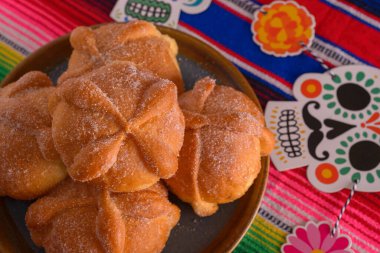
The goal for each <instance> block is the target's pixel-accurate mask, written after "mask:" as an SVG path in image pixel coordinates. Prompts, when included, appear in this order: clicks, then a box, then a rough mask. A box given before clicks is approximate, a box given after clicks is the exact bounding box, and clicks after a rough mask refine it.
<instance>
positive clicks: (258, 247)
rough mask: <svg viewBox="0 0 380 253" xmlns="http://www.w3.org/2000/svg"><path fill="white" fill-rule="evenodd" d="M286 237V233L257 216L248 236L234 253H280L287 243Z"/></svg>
mask: <svg viewBox="0 0 380 253" xmlns="http://www.w3.org/2000/svg"><path fill="white" fill-rule="evenodd" d="M286 236H287V233H286V232H284V231H283V230H281V229H280V228H278V227H277V226H276V225H274V224H272V223H271V222H269V221H267V220H266V219H265V218H263V217H262V216H260V215H257V216H256V219H255V221H254V222H253V224H252V226H251V227H250V229H249V230H248V232H247V234H246V235H245V237H244V238H243V239H242V241H241V242H240V244H239V245H238V246H237V248H236V249H235V250H234V253H248V252H265V253H272V252H273V253H274V252H276V253H277V252H280V249H281V246H282V244H284V243H285V241H286Z"/></svg>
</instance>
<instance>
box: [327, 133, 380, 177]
mask: <svg viewBox="0 0 380 253" xmlns="http://www.w3.org/2000/svg"><path fill="white" fill-rule="evenodd" d="M379 137H380V136H379V135H377V134H371V133H368V132H367V131H363V132H357V133H354V134H353V135H352V136H348V137H347V138H346V140H342V141H341V142H340V143H339V144H340V147H338V148H337V149H336V150H335V153H336V154H337V155H338V157H337V158H336V159H335V160H334V162H335V164H337V165H338V167H340V169H339V173H340V175H342V176H346V175H349V174H350V173H351V175H349V176H350V177H351V180H352V181H354V180H355V179H362V178H365V180H366V181H367V182H368V183H370V184H372V183H374V182H375V176H377V177H378V178H379V179H380V170H379V168H374V169H372V170H370V171H358V170H356V169H355V168H354V167H353V166H352V165H351V163H350V160H349V158H348V154H349V150H350V148H351V146H352V145H353V144H354V142H356V141H361V140H363V139H369V140H371V139H372V140H374V141H378V142H379V143H380V138H379ZM376 169H377V170H376ZM375 170H376V175H375V174H374V172H375Z"/></svg>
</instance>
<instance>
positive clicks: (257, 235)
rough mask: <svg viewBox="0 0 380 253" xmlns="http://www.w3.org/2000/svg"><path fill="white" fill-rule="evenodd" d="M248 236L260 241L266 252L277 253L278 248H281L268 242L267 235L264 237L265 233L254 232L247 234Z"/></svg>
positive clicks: (279, 245)
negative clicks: (273, 252)
mask: <svg viewBox="0 0 380 253" xmlns="http://www.w3.org/2000/svg"><path fill="white" fill-rule="evenodd" d="M248 235H252V236H253V237H254V238H256V239H258V240H260V241H261V243H262V245H263V246H265V248H267V249H268V250H270V251H271V252H272V251H275V252H278V251H279V248H280V247H281V244H279V243H274V242H273V241H271V240H270V237H269V235H266V234H265V233H261V232H260V231H254V232H253V233H252V232H248Z"/></svg>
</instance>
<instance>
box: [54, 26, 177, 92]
mask: <svg viewBox="0 0 380 253" xmlns="http://www.w3.org/2000/svg"><path fill="white" fill-rule="evenodd" d="M70 42H71V45H72V46H73V48H74V50H73V53H72V55H71V58H70V61H69V66H68V69H67V71H66V72H65V73H64V74H63V75H62V76H61V77H60V78H59V80H58V84H60V83H62V82H64V81H65V80H67V79H68V78H71V77H75V76H80V75H82V74H83V73H85V72H88V71H90V70H92V69H94V68H97V67H99V66H102V65H104V64H105V63H109V62H112V61H117V60H119V61H131V62H133V63H135V64H136V65H137V66H138V67H141V68H143V69H147V70H150V71H152V72H153V73H155V74H157V75H158V76H159V77H161V78H164V79H168V80H171V81H172V82H174V83H175V84H176V85H177V88H178V91H179V92H182V91H183V81H182V77H181V71H180V69H179V66H178V63H177V59H176V55H177V52H178V47H177V43H176V42H175V40H173V39H172V38H170V37H169V36H167V35H163V34H161V33H160V32H159V31H158V30H157V28H156V27H155V26H154V25H153V24H151V23H148V22H145V21H130V22H128V23H124V24H120V23H113V24H107V25H102V26H100V27H99V28H96V29H93V30H92V29H91V28H89V27H78V28H76V29H74V30H73V31H72V33H71V36H70Z"/></svg>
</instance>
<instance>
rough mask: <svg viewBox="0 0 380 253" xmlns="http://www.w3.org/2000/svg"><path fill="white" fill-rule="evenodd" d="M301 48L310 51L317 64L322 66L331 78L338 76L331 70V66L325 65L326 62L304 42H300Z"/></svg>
mask: <svg viewBox="0 0 380 253" xmlns="http://www.w3.org/2000/svg"><path fill="white" fill-rule="evenodd" d="M299 44H300V46H301V47H303V48H304V49H305V50H306V51H308V52H309V53H310V54H311V55H312V56H313V57H314V58H315V60H316V61H317V62H319V63H320V64H321V66H322V67H323V68H324V69H326V70H327V71H328V73H329V74H330V76H331V78H335V76H336V74H335V73H334V72H333V71H332V70H331V69H330V67H329V66H327V64H326V63H325V61H324V60H323V59H322V58H321V57H319V56H318V55H317V54H316V53H315V52H314V51H313V50H312V49H311V48H310V47H308V46H307V45H306V44H305V43H304V42H303V41H300V42H299Z"/></svg>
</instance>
